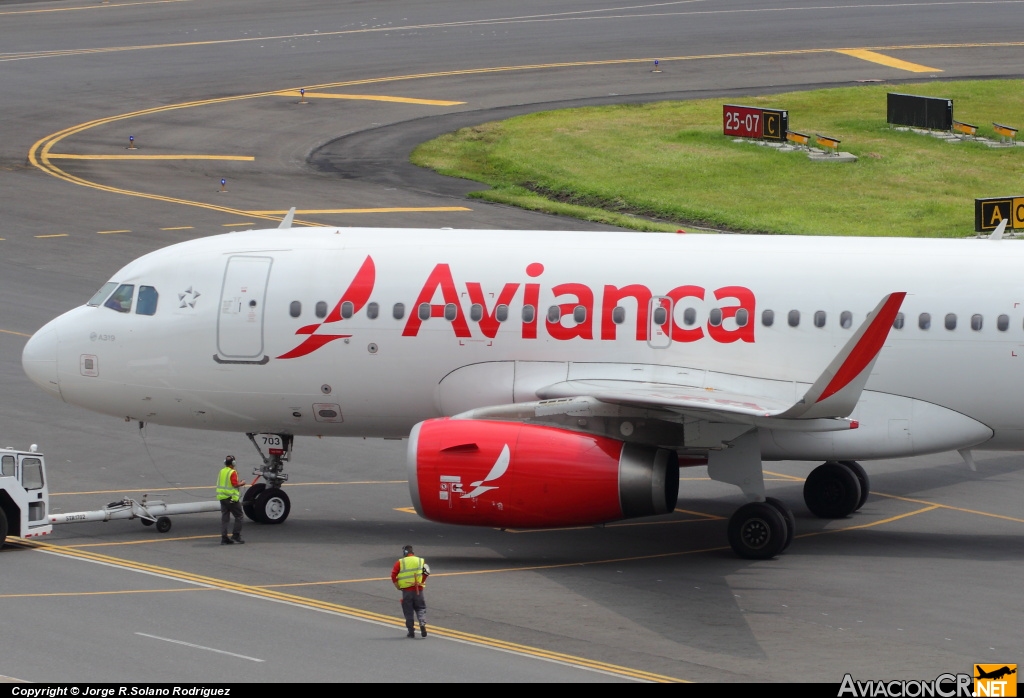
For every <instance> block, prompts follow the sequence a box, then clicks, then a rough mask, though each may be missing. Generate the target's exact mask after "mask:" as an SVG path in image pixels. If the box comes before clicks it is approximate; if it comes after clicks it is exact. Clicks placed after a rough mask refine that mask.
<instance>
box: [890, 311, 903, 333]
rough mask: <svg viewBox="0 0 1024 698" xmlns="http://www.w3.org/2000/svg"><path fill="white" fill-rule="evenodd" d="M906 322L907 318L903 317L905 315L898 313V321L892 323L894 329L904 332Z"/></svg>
mask: <svg viewBox="0 0 1024 698" xmlns="http://www.w3.org/2000/svg"><path fill="white" fill-rule="evenodd" d="M905 322H906V318H905V317H904V316H903V313H896V319H895V320H893V321H892V326H893V329H896V330H902V329H903V325H904V323H905Z"/></svg>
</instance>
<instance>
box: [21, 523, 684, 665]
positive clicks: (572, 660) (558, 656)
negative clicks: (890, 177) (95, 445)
mask: <svg viewBox="0 0 1024 698" xmlns="http://www.w3.org/2000/svg"><path fill="white" fill-rule="evenodd" d="M14 544H15V545H18V546H20V547H23V548H35V549H37V550H39V551H41V552H44V553H48V554H51V555H58V556H62V557H70V558H75V559H79V560H85V561H88V562H94V563H98V564H103V565H108V566H113V567H120V568H122V569H129V570H136V571H139V572H143V573H147V574H151V575H154V576H158V577H163V578H166V579H174V580H178V581H181V582H185V583H187V584H194V585H196V586H200V587H206V588H210V589H219V590H222V591H227V592H231V593H236V594H242V595H245V596H250V597H253V598H261V599H266V600H269V601H276V602H279V603H285V604H288V605H291V606H297V607H301V608H308V609H312V610H316V611H322V612H325V613H331V614H334V615H338V616H343V617H347V618H353V619H356V620H363V621H368V622H371V623H375V624H377V625H385V626H389V627H396V628H404V627H405V623H404V621H403V620H399V619H396V618H395V617H393V616H386V615H383V614H380V613H374V612H372V611H364V610H362V609H359V608H353V607H351V606H342V605H340V604H335V603H331V602H328V601H322V600H320V599H311V598H307V597H303V596H296V595H294V594H286V593H284V592H280V591H275V590H273V589H269V588H265V587H258V586H251V585H248V584H240V583H236V582H231V581H228V580H225V579H217V578H216V577H207V576H205V575H199V574H193V573H191V572H185V571H183V570H175V569H171V568H168V567H159V566H157V565H150V564H146V563H142V562H136V561H133V560H124V559H121V558H116V557H111V556H109V555H102V554H100V553H94V552H91V551H86V550H80V549H78V550H73V549H68V548H65V547H63V546H57V545H52V544H50V543H43V542H41V541H17V542H15V543H14ZM168 591H175V590H168ZM431 632H432V633H434V634H435V635H436V636H439V637H446V638H449V639H452V640H457V641H461V642H466V643H470V644H473V645H477V646H482V647H490V648H493V649H498V650H502V651H505V652H512V653H515V654H519V655H522V656H526V657H535V658H537V659H544V660H548V661H553V662H558V663H560V664H565V665H567V666H574V667H583V668H586V669H592V670H595V671H601V672H605V673H607V674H612V675H615V676H622V677H625V678H631V679H636V680H639V681H650V682H655V683H688V682H686V681H684V680H683V679H678V678H676V677H673V676H664V675H662V674H655V673H652V672H648V671H643V670H640V669H633V668H630V667H624V666H620V665H617V664H610V663H607V662H602V661H598V660H594V659H588V658H586V657H577V656H574V655H571V654H565V653H563V652H556V651H553V650H547V649H544V648H540V647H531V646H529V645H522V644H519V643H515V642H508V641H505V640H499V639H497V638H491V637H486V636H483V635H475V634H472V633H466V632H462V631H460V630H455V629H453V628H444V627H439V626H432V627H431Z"/></svg>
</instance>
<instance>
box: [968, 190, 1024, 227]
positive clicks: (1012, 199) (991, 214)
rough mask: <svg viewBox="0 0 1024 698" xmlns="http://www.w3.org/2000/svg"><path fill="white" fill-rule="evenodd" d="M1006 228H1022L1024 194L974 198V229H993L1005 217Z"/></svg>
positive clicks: (1023, 225)
mask: <svg viewBox="0 0 1024 698" xmlns="http://www.w3.org/2000/svg"><path fill="white" fill-rule="evenodd" d="M1007 218H1008V219H1010V222H1009V223H1007V224H1006V227H1007V228H1008V229H1013V230H1024V196H999V197H993V198H990V199H975V200H974V230H975V231H976V232H979V233H985V232H989V231H992V230H995V229H996V228H998V227H999V224H1000V223H1002V222H1003V221H1004V220H1006V219H1007Z"/></svg>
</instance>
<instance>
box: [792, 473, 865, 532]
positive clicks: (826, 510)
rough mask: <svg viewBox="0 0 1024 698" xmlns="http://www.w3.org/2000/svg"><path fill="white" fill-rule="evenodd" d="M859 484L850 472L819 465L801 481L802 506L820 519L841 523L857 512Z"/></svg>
mask: <svg viewBox="0 0 1024 698" xmlns="http://www.w3.org/2000/svg"><path fill="white" fill-rule="evenodd" d="M858 502H860V481H859V480H858V479H857V476H856V475H855V474H854V472H853V470H852V469H850V468H848V467H846V466H845V465H840V464H839V463H837V462H835V461H828V462H827V463H822V464H821V465H819V466H818V467H817V468H815V469H814V470H812V471H811V474H810V475H808V476H807V480H805V481H804V503H806V504H807V508H808V509H810V510H811V513H812V514H814V515H815V516H817V517H818V518H821V519H845V518H846V517H847V516H849V515H850V514H852V513H853V512H854V511H856V510H857V503H858Z"/></svg>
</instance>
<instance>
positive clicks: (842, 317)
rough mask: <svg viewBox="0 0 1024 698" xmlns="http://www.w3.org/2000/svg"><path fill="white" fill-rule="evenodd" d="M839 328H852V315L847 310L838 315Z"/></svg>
mask: <svg viewBox="0 0 1024 698" xmlns="http://www.w3.org/2000/svg"><path fill="white" fill-rule="evenodd" d="M839 326H840V327H842V328H843V329H844V330H848V329H850V328H851V327H853V313H851V312H850V311H849V310H844V311H843V312H841V313H839Z"/></svg>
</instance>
